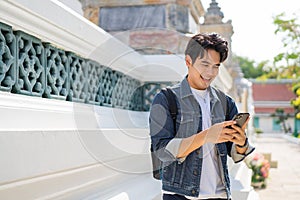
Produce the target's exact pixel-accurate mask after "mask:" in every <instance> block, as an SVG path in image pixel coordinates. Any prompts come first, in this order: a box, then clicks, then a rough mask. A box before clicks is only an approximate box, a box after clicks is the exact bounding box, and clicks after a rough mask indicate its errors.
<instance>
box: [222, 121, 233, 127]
mask: <svg viewBox="0 0 300 200" xmlns="http://www.w3.org/2000/svg"><path fill="white" fill-rule="evenodd" d="M234 124H236V121H233V120H230V121H224V122H223V123H222V126H223V127H226V126H232V125H234Z"/></svg>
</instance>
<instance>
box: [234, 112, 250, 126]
mask: <svg viewBox="0 0 300 200" xmlns="http://www.w3.org/2000/svg"><path fill="white" fill-rule="evenodd" d="M249 116H250V114H249V113H238V114H236V115H235V116H234V117H233V118H232V120H234V121H236V124H235V125H236V126H239V127H242V126H243V125H244V124H245V122H246V121H247V119H248V117H249Z"/></svg>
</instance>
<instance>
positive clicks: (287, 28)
mask: <svg viewBox="0 0 300 200" xmlns="http://www.w3.org/2000/svg"><path fill="white" fill-rule="evenodd" d="M273 23H274V25H275V26H276V30H275V34H276V35H278V36H280V37H281V41H282V45H283V47H284V48H283V51H282V52H281V53H279V54H278V55H277V56H275V57H274V60H273V63H274V65H275V66H277V68H279V69H280V70H279V73H280V74H278V75H279V76H280V77H283V78H293V79H295V78H298V77H300V63H299V62H300V59H299V57H300V24H298V23H299V21H298V17H297V15H296V14H293V15H292V16H290V17H287V16H286V14H285V13H281V14H279V15H276V16H275V17H274V18H273ZM279 63H280V64H279ZM283 63H285V64H283ZM278 64H279V66H278Z"/></svg>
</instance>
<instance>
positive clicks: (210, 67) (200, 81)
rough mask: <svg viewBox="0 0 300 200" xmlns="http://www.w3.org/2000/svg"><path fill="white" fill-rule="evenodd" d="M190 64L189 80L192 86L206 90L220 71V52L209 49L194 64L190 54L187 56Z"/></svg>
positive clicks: (187, 63)
mask: <svg viewBox="0 0 300 200" xmlns="http://www.w3.org/2000/svg"><path fill="white" fill-rule="evenodd" d="M185 61H186V65H187V66H188V82H189V84H190V86H191V87H192V88H195V89H198V90H205V89H206V88H208V87H209V85H210V84H211V82H212V81H213V80H214V79H215V77H216V76H217V75H218V73H219V67H220V54H219V53H218V52H216V51H215V50H212V49H208V50H207V51H206V53H205V55H204V57H203V58H200V57H198V58H196V60H195V62H194V63H193V64H192V59H191V57H190V56H189V55H187V56H186V58H185Z"/></svg>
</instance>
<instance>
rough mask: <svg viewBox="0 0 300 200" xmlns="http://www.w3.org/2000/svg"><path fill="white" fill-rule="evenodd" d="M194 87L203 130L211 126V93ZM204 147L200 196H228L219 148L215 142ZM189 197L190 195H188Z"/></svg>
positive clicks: (193, 91)
mask: <svg viewBox="0 0 300 200" xmlns="http://www.w3.org/2000/svg"><path fill="white" fill-rule="evenodd" d="M191 89H192V93H193V94H194V96H195V99H196V100H197V101H198V103H199V104H200V107H201V113H202V130H205V129H208V128H209V127H210V126H211V112H210V95H209V92H208V90H196V89H194V88H191ZM202 149H203V162H202V172H201V180H200V193H199V197H198V198H190V199H199V198H200V199H201V198H203V199H205V198H227V196H226V190H225V187H224V185H223V183H222V179H221V172H220V167H219V162H218V157H217V152H216V151H217V149H216V147H215V144H213V143H205V144H204V145H203V146H202ZM187 198H189V197H187Z"/></svg>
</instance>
